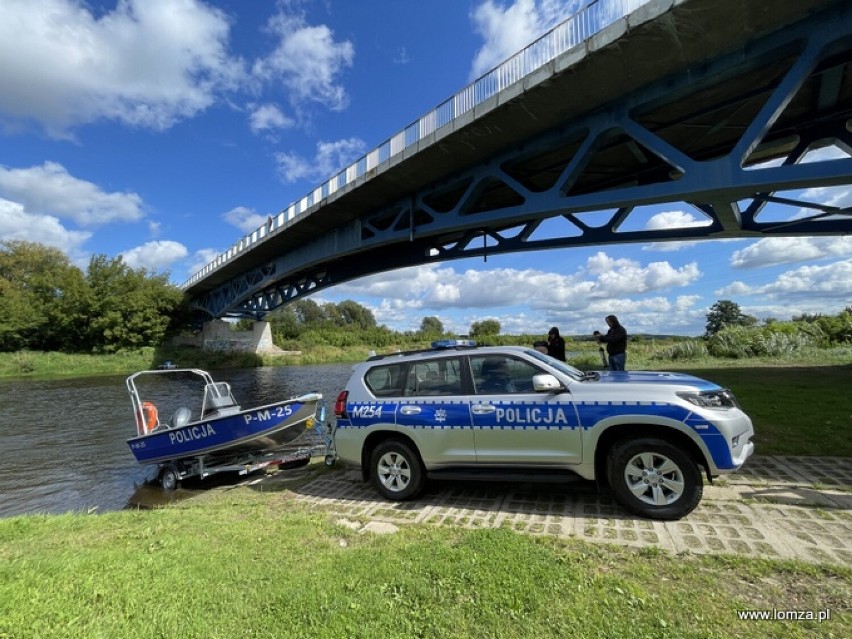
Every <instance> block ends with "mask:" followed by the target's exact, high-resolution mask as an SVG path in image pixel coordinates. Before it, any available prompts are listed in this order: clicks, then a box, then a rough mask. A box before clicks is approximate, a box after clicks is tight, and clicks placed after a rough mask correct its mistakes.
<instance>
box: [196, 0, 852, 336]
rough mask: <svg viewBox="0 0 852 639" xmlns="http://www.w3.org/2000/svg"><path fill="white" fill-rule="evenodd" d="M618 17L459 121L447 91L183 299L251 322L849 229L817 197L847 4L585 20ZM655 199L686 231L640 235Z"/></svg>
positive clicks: (671, 10) (825, 183) (850, 40)
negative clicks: (480, 273) (621, 249)
mask: <svg viewBox="0 0 852 639" xmlns="http://www.w3.org/2000/svg"><path fill="white" fill-rule="evenodd" d="M594 4H596V3H593V5H594ZM614 4H618V6H620V7H622V9H623V15H621V16H620V17H619V16H618V15H616V16H615V17H613V18H612V19H611V20H609V21H607V20H606V19H604V18H601V17H600V16H598V17H599V22H598V24H597V30H595V27H594V26H593V27H592V28H586V31H588V33H585V32H583V31H582V30H581V31H579V33H580V37H581V39H580V40H579V43H578V44H573V45H572V43H571V42H570V39H569V40H567V41H566V42H563V43H561V46H562V48H566V47H567V49H566V50H564V51H563V52H561V53H560V52H559V51H558V49H557V50H556V53H553V46H554V45H553V44H552V43H550V44H547V45H546V46H547V47H548V48H549V50H550V54H551V57H550V59H549V60H547V61H546V62H544V63H538V64H537V66H536V63H535V62H533V63H532V64H531V62H530V61H531V60H532V59H533V58H534V57H535V56H541V49H542V48H543V47H544V46H545V45H542V44H541V42H542V41H539V42H538V43H534V45H531V47H528V49H527V50H525V51H524V52H521V53H520V54H518V55H519V56H521V55H522V54H523V58H522V59H521V61H520V62H519V61H517V60H515V59H514V58H513V59H512V60H510V61H507V63H504V65H503V66H501V67H500V68H499V69H496V70H495V71H494V72H492V74H491V75H489V76H486V77H484V78H481V79H480V80H478V81H477V83H474V84H473V85H471V87H468V89H466V91H469V93H470V95H472V96H473V97H472V100H473V104H474V106H473V107H469V106H468V107H465V105H464V104H462V103H463V102H464V101H465V100H466V99H467V97H466V96H467V95H468V94H466V93H465V92H461V93H459V94H458V95H456V96H454V97H453V98H451V99H450V100H448V101H447V102H446V103H444V104H442V105H441V106H439V107H438V108H437V109H436V110H435V111H433V112H432V113H430V114H428V115H427V116H424V118H421V119H420V120H419V121H418V122H416V123H414V124H413V125H411V126H410V127H408V128H406V129H405V130H404V131H403V132H401V133H400V134H399V136H395V137H394V138H391V139H390V140H389V141H388V143H386V145H383V146H382V147H379V148H378V149H376V150H375V151H374V152H372V154H368V155H367V156H365V157H364V158H361V160H359V162H357V163H355V164H354V165H353V166H352V167H349V168H348V169H345V170H344V171H343V172H341V174H340V175H338V176H335V177H334V178H332V179H331V180H329V181H328V182H327V183H325V184H324V185H322V186H321V187H319V188H317V189H316V190H315V191H313V192H312V193H311V194H309V195H308V196H307V197H306V198H303V199H302V200H301V201H299V202H297V203H294V205H291V206H290V208H289V209H286V210H285V211H283V212H282V213H281V214H280V215H279V216H278V217H277V218H271V219H270V223H269V224H268V225H265V226H264V227H261V228H260V229H258V230H257V231H256V232H255V233H254V234H251V235H249V236H247V237H246V238H243V240H241V241H240V242H239V243H238V244H236V245H235V246H234V247H233V248H232V249H231V250H229V251H228V252H227V253H225V254H223V256H221V257H220V259H218V260H217V261H215V262H213V263H211V265H209V266H208V267H206V268H205V269H204V270H203V271H201V272H200V273H199V274H197V275H196V276H194V277H193V279H191V280H190V281H189V282H187V283H186V284H185V285H184V289H185V292H186V293H187V295H188V296H189V297H190V298H191V300H192V302H193V306H194V308H196V309H198V310H200V311H203V312H204V313H205V314H206V315H207V316H209V317H225V316H231V317H245V318H255V319H262V318H263V317H264V316H265V315H266V314H267V313H269V312H270V311H272V310H274V309H276V308H278V307H280V306H282V305H284V304H286V303H288V302H290V301H293V300H295V299H297V298H299V297H301V296H304V295H308V294H310V293H314V292H316V291H318V290H320V289H323V288H326V287H330V286H334V285H336V284H340V283H341V282H345V281H348V280H351V279H354V278H358V277H362V276H365V275H369V274H373V273H378V272H383V271H388V270H392V269H398V268H402V267H407V266H413V265H418V264H426V263H430V262H441V261H446V260H452V259H458V258H466V257H472V256H483V257H485V256H488V255H492V254H498V253H509V252H515V251H531V250H539V249H553V248H564V247H579V246H590V245H605V244H617V243H622V242H665V241H676V240H691V241H695V240H705V239H717V238H735V237H739V238H741V237H752V238H762V237H774V236H818V235H844V234H847V233H849V232H850V231H852V208H850V207H849V206H845V207H844V206H835V205H832V204H829V203H827V202H828V201H830V200H829V199H828V198H827V196H826V195H825V193H826V189H827V188H829V187H849V188H852V133H850V130H852V3H850V2H845V1H830V0H796V1H789V2H766V0H680V1H678V0H652V1H648V2H642V1H637V0H624V2H622V0H613V2H610V3H608V4H606V5H605V3H604V2H603V0H601V5H600V6H599V7H598V9H601V7H603V8H606V7H607V6H609V5H614ZM589 10H591V9H589ZM574 19H575V20H579V18H577V17H575V18H574ZM583 19H584V20H585V23H586V24H587V27H588V23H589V22H590V21H591V18H590V17H589V16H588V15H587V16H585V17H584V18H583ZM569 22H570V21H569ZM566 24H568V23H566ZM601 25H604V26H601ZM562 26H564V25H562ZM577 28H578V25H569V27H568V29H569V30H571V31H572V32H573V31H577ZM558 29H559V27H558V28H557V30H558ZM557 30H555V32H556V31H557ZM553 33H554V32H552V33H551V34H548V36H545V37H546V38H548V37H549V38H551V39H553V38H562V39H564V38H565V37H566V36H564V34H563V35H559V34H558V33H557V35H553ZM566 43H567V44H566ZM536 47H537V48H536ZM517 57H518V56H516V58H517ZM511 65H513V66H511ZM504 67H506V68H504ZM507 69H508V70H507ZM513 69H515V70H514V71H513ZM517 69H520V71H518V70H517ZM530 69H531V70H530ZM513 74H514V75H513ZM477 100H478V101H477ZM460 104H461V108H460V106H459V105H460ZM447 105H450V106H447ZM465 108H466V110H465ZM448 109H451V110H454V111H452V112H450V113H449V115H447V113H448ZM400 136H401V137H400ZM395 142H396V148H394V143H395ZM836 190H837V189H835V191H836ZM803 193H804V195H802V194H803ZM847 201H848V200H847ZM666 203H676V204H679V205H681V206H682V207H683V208H685V209H686V210H689V211H691V212H693V218H694V219H693V220H692V221H690V222H689V223H688V224H684V225H683V226H680V227H671V228H648V225H647V217H646V215H647V209H645V208H643V207H648V206H650V205H660V204H666ZM770 205H771V206H770ZM545 224H546V226H545V227H543V225H545ZM545 228H546V233H545V232H544V230H545Z"/></svg>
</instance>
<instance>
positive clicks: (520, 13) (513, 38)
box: [470, 0, 583, 80]
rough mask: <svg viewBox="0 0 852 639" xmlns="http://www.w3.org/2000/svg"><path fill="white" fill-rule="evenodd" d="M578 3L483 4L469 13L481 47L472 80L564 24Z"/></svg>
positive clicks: (556, 0) (541, 0)
mask: <svg viewBox="0 0 852 639" xmlns="http://www.w3.org/2000/svg"><path fill="white" fill-rule="evenodd" d="M582 4H583V3H582V2H581V1H580V0H538V1H536V0H515V2H512V3H511V4H509V5H503V4H502V3H500V2H497V1H495V0H485V2H482V3H481V4H479V5H478V6H477V7H475V8H474V9H473V11H472V13H471V19H472V20H473V23H474V28H475V30H476V31H477V33H479V35H481V36H482V39H483V40H484V41H485V44H483V45H482V48H481V49H479V51H477V53H476V57H475V58H474V60H473V65H472V68H471V72H470V78H471V80H473V79H476V78H478V77H480V76H482V75H484V74H485V73H487V72H488V71H490V70H491V69H493V68H494V67H496V66H497V65H499V64H500V63H501V62H503V61H504V60H506V59H507V58H509V57H511V56H512V55H514V54H515V53H517V52H518V51H520V50H521V49H523V48H524V47H526V46H527V45H529V44H531V43H532V42H533V41H535V40H536V39H537V38H539V37H540V36H542V35H544V33H546V32H547V31H548V30H550V29H552V28H553V27H555V26H556V25H557V24H559V23H560V22H562V21H564V20H566V19H567V18H568V17H570V16H571V15H572V14H573V13H575V12H576V11H577V9H578V8H579V7H580V6H581V5H582Z"/></svg>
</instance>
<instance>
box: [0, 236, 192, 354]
mask: <svg viewBox="0 0 852 639" xmlns="http://www.w3.org/2000/svg"><path fill="white" fill-rule="evenodd" d="M188 322H189V314H188V312H187V310H186V307H185V305H184V304H183V294H182V292H181V291H180V290H179V289H178V288H177V287H175V286H173V285H171V284H170V283H169V281H168V274H157V273H152V272H149V271H147V270H146V269H144V268H139V269H133V268H130V266H128V265H127V264H125V263H124V261H123V260H122V258H121V257H115V258H108V257H106V256H105V255H95V256H93V257H92V258H91V259H90V260H89V264H88V267H87V268H86V270H85V271H83V270H81V269H80V268H78V267H77V266H75V265H73V264H72V263H71V262H70V260H69V259H68V257H67V256H66V255H65V254H64V253H62V251H60V250H59V249H56V248H52V247H48V246H44V245H42V244H37V243H33V242H24V241H7V242H0V351H7V352H8V351H17V350H21V349H28V350H39V351H66V352H104V353H111V352H116V351H119V350H121V349H125V348H138V347H142V346H157V345H159V344H160V343H162V341H163V339H164V337H165V336H166V334H167V333H168V332H169V331H176V330H178V328H179V327H180V326H181V325H182V324H183V325H186V323H188Z"/></svg>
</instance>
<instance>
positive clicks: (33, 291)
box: [0, 241, 85, 350]
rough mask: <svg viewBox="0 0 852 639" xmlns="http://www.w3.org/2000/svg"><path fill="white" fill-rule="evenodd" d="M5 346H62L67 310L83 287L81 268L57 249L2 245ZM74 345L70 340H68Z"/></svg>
mask: <svg viewBox="0 0 852 639" xmlns="http://www.w3.org/2000/svg"><path fill="white" fill-rule="evenodd" d="M0 281H2V282H4V284H3V285H2V293H3V295H2V302H0V311H2V315H4V319H3V320H2V324H0V326H1V328H0V344H2V345H3V346H2V347H3V348H7V349H10V348H23V347H26V348H33V349H41V350H49V349H56V348H61V347H62V346H63V345H64V344H65V343H66V342H67V339H68V338H66V337H65V336H64V334H63V328H65V327H66V326H67V324H66V322H64V321H63V320H64V313H65V312H66V307H67V309H68V310H70V308H71V307H72V306H73V303H72V301H73V300H76V299H77V297H79V294H80V292H81V287H83V288H85V285H84V283H83V276H82V273H81V272H80V270H79V269H78V268H77V267H76V266H73V265H72V264H71V263H70V262H69V260H68V258H67V257H66V256H65V254H64V253H62V251H60V250H59V249H56V248H53V247H49V246H44V245H42V244H36V243H34V242H23V241H9V242H4V243H0ZM72 343H73V342H72Z"/></svg>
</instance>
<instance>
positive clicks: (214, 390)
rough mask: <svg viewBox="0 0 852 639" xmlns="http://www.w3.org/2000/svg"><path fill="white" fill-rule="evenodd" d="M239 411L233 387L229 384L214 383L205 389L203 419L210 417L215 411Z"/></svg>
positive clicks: (202, 408) (202, 407)
mask: <svg viewBox="0 0 852 639" xmlns="http://www.w3.org/2000/svg"><path fill="white" fill-rule="evenodd" d="M226 408H230V409H237V410H239V406H238V405H237V400H235V399H234V396H233V394H232V393H231V385H230V384H228V382H213V383H212V384H207V385H206V386H205V387H204V402H203V403H202V406H201V415H202V417H205V416H208V415H209V414H210V413H212V412H214V411H222V410H223V409H226Z"/></svg>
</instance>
